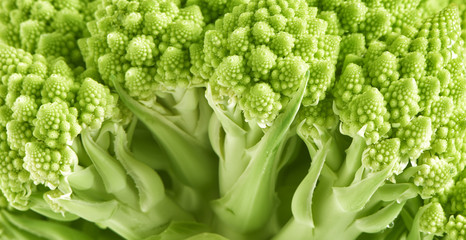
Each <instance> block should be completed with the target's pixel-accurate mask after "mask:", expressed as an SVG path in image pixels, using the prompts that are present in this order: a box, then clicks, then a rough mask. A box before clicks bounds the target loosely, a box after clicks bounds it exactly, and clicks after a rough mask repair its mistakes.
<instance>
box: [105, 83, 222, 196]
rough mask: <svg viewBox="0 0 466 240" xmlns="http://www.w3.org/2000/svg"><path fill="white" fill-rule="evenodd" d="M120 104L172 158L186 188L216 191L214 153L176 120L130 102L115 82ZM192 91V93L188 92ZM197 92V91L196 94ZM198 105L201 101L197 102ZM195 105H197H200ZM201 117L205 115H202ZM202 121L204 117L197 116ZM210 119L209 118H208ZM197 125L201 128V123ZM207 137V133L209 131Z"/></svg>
mask: <svg viewBox="0 0 466 240" xmlns="http://www.w3.org/2000/svg"><path fill="white" fill-rule="evenodd" d="M113 83H114V85H115V89H116V90H117V92H118V94H119V96H120V98H121V100H122V101H123V102H124V103H125V104H126V106H127V107H128V108H129V109H130V110H131V111H132V112H133V113H134V114H135V115H136V116H137V117H138V118H139V119H140V120H141V121H142V122H143V123H144V124H145V125H146V126H147V128H148V129H149V130H150V131H151V132H152V134H153V135H154V137H155V138H156V139H157V141H158V142H159V143H160V144H161V145H162V146H163V148H164V149H165V150H166V151H167V153H168V155H169V156H170V157H171V160H172V161H171V162H170V163H171V168H172V169H173V172H174V173H175V174H176V175H177V177H178V179H180V180H181V181H182V182H183V183H184V184H186V185H188V186H191V187H193V188H196V189H204V190H206V189H212V188H215V183H216V182H217V181H216V162H215V160H214V159H215V157H214V156H215V155H214V153H213V151H212V149H210V148H208V147H207V146H205V145H204V143H203V142H202V141H199V139H196V138H195V137H194V136H193V135H192V134H191V133H188V132H186V131H185V129H182V128H180V127H179V126H178V125H176V124H175V122H176V121H175V120H174V119H173V117H170V116H165V115H164V114H161V113H160V112H158V111H156V110H154V109H151V108H148V107H146V106H144V105H142V104H141V103H139V102H138V101H136V100H134V99H133V98H131V97H130V96H129V95H128V93H126V92H125V91H124V90H123V88H122V87H121V85H120V83H118V81H115V80H114V81H113ZM188 91H189V90H188ZM193 91H197V90H193ZM197 101H198V100H197ZM197 101H196V102H197ZM200 115H203V114H202V113H201V114H200ZM197 117H198V118H197V119H189V120H192V121H200V120H201V119H203V118H204V117H205V116H202V117H201V116H197ZM209 118H210V115H209ZM205 122H207V120H205ZM197 124H202V123H201V122H198V123H197ZM206 133H207V130H206Z"/></svg>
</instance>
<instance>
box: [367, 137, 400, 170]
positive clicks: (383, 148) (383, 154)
mask: <svg viewBox="0 0 466 240" xmlns="http://www.w3.org/2000/svg"><path fill="white" fill-rule="evenodd" d="M400 145H401V141H400V139H398V138H388V139H383V140H380V141H378V142H376V143H373V144H371V145H369V146H368V147H367V148H366V150H364V153H363V155H362V159H361V163H362V165H363V166H364V167H365V168H367V169H369V170H370V171H371V172H378V171H381V170H383V169H386V168H387V167H388V166H390V165H392V164H393V163H394V166H393V170H392V171H393V173H394V174H399V173H401V171H402V170H403V164H402V163H401V153H400Z"/></svg>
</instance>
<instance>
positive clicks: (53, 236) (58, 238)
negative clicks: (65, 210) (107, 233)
mask: <svg viewBox="0 0 466 240" xmlns="http://www.w3.org/2000/svg"><path fill="white" fill-rule="evenodd" d="M1 214H2V215H3V217H4V218H6V219H7V220H8V222H9V223H10V224H12V225H14V226H15V227H17V228H19V229H21V230H22V231H26V232H28V233H30V234H31V235H33V236H34V237H32V238H31V236H28V237H29V238H28V239H39V238H44V239H50V240H62V239H69V240H91V239H92V238H91V236H89V235H87V234H84V233H82V232H81V231H78V230H75V229H73V228H70V227H67V226H65V225H62V224H60V223H58V222H53V221H47V220H42V219H34V218H30V217H25V216H17V215H14V214H12V213H9V212H7V211H2V213H1Z"/></svg>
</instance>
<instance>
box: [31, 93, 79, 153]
mask: <svg viewBox="0 0 466 240" xmlns="http://www.w3.org/2000/svg"><path fill="white" fill-rule="evenodd" d="M77 115H78V111H77V110H76V108H70V107H68V106H67V105H66V103H65V102H53V103H46V104H43V105H42V106H40V108H39V110H38V111H37V116H36V118H35V119H34V122H33V124H34V132H33V134H34V137H36V138H37V139H38V140H40V141H43V142H44V143H45V145H46V146H47V147H49V148H52V149H53V148H59V147H61V146H64V145H71V144H72V141H73V139H74V138H75V137H76V136H77V135H78V134H79V133H80V131H81V126H80V125H79V123H78V120H77V119H76V118H77Z"/></svg>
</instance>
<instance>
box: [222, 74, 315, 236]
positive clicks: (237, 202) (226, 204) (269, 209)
mask: <svg viewBox="0 0 466 240" xmlns="http://www.w3.org/2000/svg"><path fill="white" fill-rule="evenodd" d="M308 77H309V74H307V75H306V78H305V79H304V81H302V84H301V86H300V88H299V90H298V91H297V92H296V95H295V96H294V97H293V98H292V99H291V101H290V102H289V103H288V106H287V107H286V108H285V111H284V112H283V113H282V114H281V115H280V116H279V117H278V118H277V119H276V120H275V122H274V124H273V125H272V127H270V129H268V130H267V131H266V133H265V135H264V136H263V137H262V139H261V140H260V141H259V143H258V144H257V145H256V146H254V147H253V148H252V149H248V153H249V154H250V155H251V161H250V162H249V164H248V166H247V167H246V169H245V171H244V172H243V174H242V175H241V176H240V177H239V179H238V180H237V182H236V183H235V184H234V185H233V186H232V188H231V189H230V190H229V191H228V192H227V193H226V194H225V195H224V196H222V198H220V199H218V200H215V201H214V202H213V208H214V211H215V213H216V214H217V216H218V217H219V218H220V219H221V220H222V221H223V222H224V223H225V224H228V225H229V226H230V227H231V228H232V229H235V230H236V231H238V232H241V233H251V232H254V231H256V230H259V229H260V228H263V227H264V226H265V225H266V224H267V222H268V221H269V220H270V217H271V216H272V213H273V210H274V208H275V206H276V204H277V201H276V196H275V181H276V177H277V174H278V169H277V168H278V165H279V164H280V162H279V158H277V156H276V154H277V152H278V150H279V148H280V146H281V145H282V144H284V142H283V141H284V140H285V137H286V136H287V133H288V130H289V128H290V126H291V124H292V122H293V120H294V118H295V116H296V113H297V112H298V109H299V106H300V104H301V100H302V98H303V95H304V89H305V87H306V84H307V80H308ZM231 160H233V159H231Z"/></svg>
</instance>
